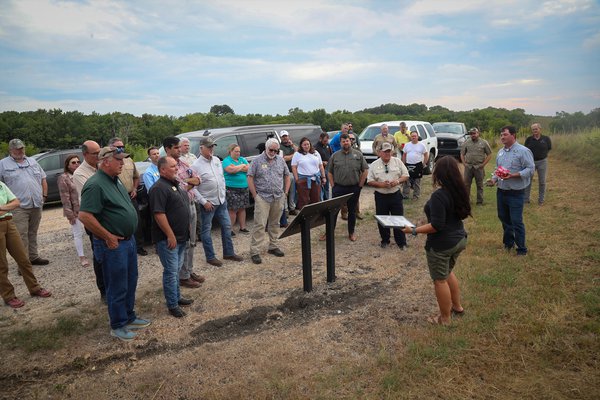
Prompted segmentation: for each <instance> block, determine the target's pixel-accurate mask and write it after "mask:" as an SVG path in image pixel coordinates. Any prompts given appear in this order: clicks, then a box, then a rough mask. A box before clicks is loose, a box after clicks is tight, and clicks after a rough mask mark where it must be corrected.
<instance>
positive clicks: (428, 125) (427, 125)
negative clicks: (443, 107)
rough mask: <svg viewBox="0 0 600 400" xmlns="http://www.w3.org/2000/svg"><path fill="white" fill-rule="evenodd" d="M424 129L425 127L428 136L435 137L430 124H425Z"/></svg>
mask: <svg viewBox="0 0 600 400" xmlns="http://www.w3.org/2000/svg"><path fill="white" fill-rule="evenodd" d="M425 129H427V132H428V133H429V137H435V130H434V129H433V126H431V124H425Z"/></svg>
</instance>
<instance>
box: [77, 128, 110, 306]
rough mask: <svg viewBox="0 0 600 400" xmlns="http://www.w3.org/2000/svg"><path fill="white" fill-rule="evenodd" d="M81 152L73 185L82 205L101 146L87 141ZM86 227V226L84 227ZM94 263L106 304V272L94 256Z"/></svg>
mask: <svg viewBox="0 0 600 400" xmlns="http://www.w3.org/2000/svg"><path fill="white" fill-rule="evenodd" d="M81 152H82V153H83V162H82V163H81V164H79V167H78V168H77V169H76V170H75V172H73V184H74V185H75V189H77V193H78V194H79V204H81V191H82V190H83V185H85V183H86V182H87V180H88V179H90V178H91V177H92V176H93V175H94V174H95V173H96V170H97V167H98V154H100V146H99V145H98V143H96V142H94V141H93V140H86V141H85V142H83V144H82V145H81ZM84 227H85V225H84ZM85 232H86V233H87V234H88V236H89V238H90V243H91V245H92V249H94V235H93V234H92V232H91V231H90V230H89V229H87V228H86V229H85ZM92 262H93V264H94V275H95V276H96V287H97V288H98V291H99V292H100V300H101V301H102V302H103V303H106V287H105V285H104V272H102V271H103V268H102V262H101V261H100V260H99V259H98V257H96V256H95V254H93V255H92Z"/></svg>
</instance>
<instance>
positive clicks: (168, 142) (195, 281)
mask: <svg viewBox="0 0 600 400" xmlns="http://www.w3.org/2000/svg"><path fill="white" fill-rule="evenodd" d="M163 148H164V149H165V152H166V153H167V156H169V157H171V158H173V159H175V161H176V162H177V181H178V182H179V186H180V187H181V188H182V189H183V190H185V192H186V193H187V195H188V200H189V207H190V221H189V222H190V240H189V241H188V242H187V245H186V250H185V260H184V261H183V266H182V267H181V270H180V271H179V284H180V285H181V286H183V287H187V288H192V289H194V288H199V287H200V284H201V283H202V282H204V281H205V278H204V276H202V275H198V274H196V273H195V272H194V248H195V247H196V229H195V227H196V219H197V215H196V204H195V199H196V196H197V193H198V192H197V190H196V189H195V188H196V187H197V186H198V185H200V177H199V176H198V174H197V173H196V172H195V171H194V170H193V169H192V168H190V166H189V165H188V164H186V163H185V161H183V160H181V148H180V146H179V138H178V137H175V136H169V137H167V138H165V139H164V140H163Z"/></svg>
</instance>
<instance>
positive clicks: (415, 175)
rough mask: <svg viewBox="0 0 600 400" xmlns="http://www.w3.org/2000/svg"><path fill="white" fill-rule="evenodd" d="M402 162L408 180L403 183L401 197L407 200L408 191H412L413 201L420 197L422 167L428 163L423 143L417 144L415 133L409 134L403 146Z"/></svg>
mask: <svg viewBox="0 0 600 400" xmlns="http://www.w3.org/2000/svg"><path fill="white" fill-rule="evenodd" d="M402 161H404V164H405V165H406V168H407V169H408V174H409V175H410V178H409V180H408V182H404V186H403V188H402V197H404V198H405V199H408V197H409V195H410V189H411V188H412V189H413V200H417V199H418V198H419V196H420V195H421V177H423V166H424V165H427V162H428V161H429V153H428V152H427V148H426V147H425V145H424V144H423V143H419V134H418V133H417V132H416V131H412V132H411V133H410V142H409V143H406V144H405V145H404V152H403V153H402Z"/></svg>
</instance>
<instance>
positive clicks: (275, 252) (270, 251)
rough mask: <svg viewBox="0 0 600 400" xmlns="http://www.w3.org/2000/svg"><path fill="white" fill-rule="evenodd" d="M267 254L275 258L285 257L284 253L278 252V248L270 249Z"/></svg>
mask: <svg viewBox="0 0 600 400" xmlns="http://www.w3.org/2000/svg"><path fill="white" fill-rule="evenodd" d="M267 253H269V254H273V255H274V256H275V257H283V256H285V253H284V252H283V251H281V250H279V249H278V248H274V249H271V250H269V251H267Z"/></svg>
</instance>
